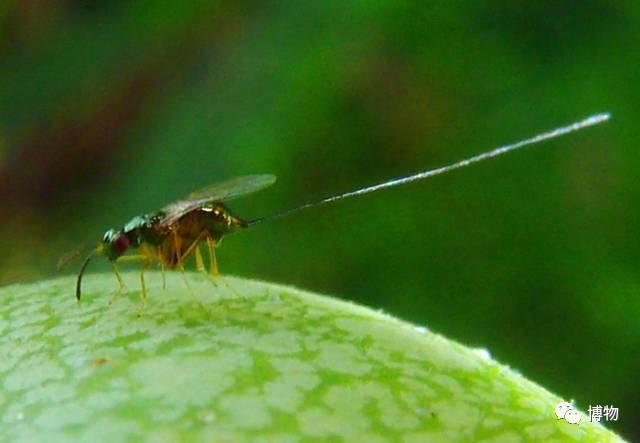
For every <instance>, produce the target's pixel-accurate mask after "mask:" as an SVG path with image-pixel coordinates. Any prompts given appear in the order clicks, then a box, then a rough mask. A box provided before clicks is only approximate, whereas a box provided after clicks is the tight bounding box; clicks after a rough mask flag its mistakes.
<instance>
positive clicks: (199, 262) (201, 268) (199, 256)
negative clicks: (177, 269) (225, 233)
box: [194, 245, 207, 272]
mask: <svg viewBox="0 0 640 443" xmlns="http://www.w3.org/2000/svg"><path fill="white" fill-rule="evenodd" d="M194 252H195V256H196V268H197V269H198V271H200V272H207V271H205V269H204V263H203V262H202V254H201V253H200V245H198V246H196V248H195V249H194Z"/></svg>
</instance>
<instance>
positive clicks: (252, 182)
mask: <svg viewBox="0 0 640 443" xmlns="http://www.w3.org/2000/svg"><path fill="white" fill-rule="evenodd" d="M275 181H276V176H275V175H271V174H262V175H244V176H241V177H235V178H232V179H229V180H226V181H223V182H220V183H214V184H212V185H209V186H207V187H206V188H203V189H200V190H198V191H196V192H193V193H191V194H189V195H188V196H187V197H186V198H184V199H182V200H178V201H177V202H174V203H171V204H169V205H167V206H165V207H164V208H162V209H161V211H162V212H164V214H165V215H164V217H163V218H162V219H161V220H160V222H159V223H160V226H166V225H170V224H172V223H174V222H175V221H176V220H177V219H179V218H180V217H181V216H182V215H184V214H186V213H187V212H190V211H193V210H194V209H197V208H199V207H201V206H203V205H205V204H207V203H211V202H225V201H229V200H233V199H234V198H238V197H242V196H244V195H247V194H251V193H254V192H257V191H260V190H262V189H264V188H267V187H269V186H271V185H272V184H274V183H275Z"/></svg>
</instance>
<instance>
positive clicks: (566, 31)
mask: <svg viewBox="0 0 640 443" xmlns="http://www.w3.org/2000/svg"><path fill="white" fill-rule="evenodd" d="M639 29H640V3H638V2H632V1H630V0H629V1H617V2H610V1H606V0H587V1H583V2H579V3H576V2H572V1H568V0H562V1H554V2H533V1H526V2H525V1H519V0H517V1H513V0H511V1H505V0H501V1H492V2H435V3H434V2H418V1H416V2H394V1H384V0H372V1H368V2H364V1H355V2H338V1H322V2H302V3H301V2H289V3H287V2H269V1H267V2H252V1H233V2H231V1H218V2H209V1H199V0H190V1H184V2H174V1H166V0H165V1H151V0H145V1H131V0H129V1H127V0H119V1H113V0H112V1H94V2H82V1H77V0H32V1H25V0H1V1H0V195H1V198H2V203H3V204H2V209H1V211H2V214H1V215H2V223H1V224H0V247H1V248H2V251H3V254H2V255H1V256H0V264H1V266H0V282H1V283H3V284H7V283H12V282H19V281H29V280H34V279H37V278H43V277H46V276H52V275H54V274H55V264H56V261H57V259H58V257H59V256H60V255H62V254H63V253H64V252H66V251H68V250H70V249H74V248H75V247H76V246H77V245H79V244H82V243H85V242H93V241H97V240H99V239H100V238H101V236H102V233H103V232H104V230H105V229H106V228H108V227H118V226H121V225H122V224H123V223H124V222H126V221H127V220H128V219H129V218H130V217H131V216H133V215H136V214H138V213H141V212H146V211H151V210H154V209H157V208H158V207H161V206H163V205H164V204H166V203H168V202H170V201H171V200H174V199H176V198H178V197H181V196H183V195H185V194H187V193H189V192H190V191H192V190H194V189H196V188H199V187H202V186H204V185H207V184H209V183H212V182H215V181H217V180H220V179H225V178H228V177H231V176H235V175H242V174H250V173H274V174H276V175H278V177H279V181H278V183H277V184H276V186H274V187H273V188H271V189H270V190H268V191H264V192H262V193H260V194H256V195H254V196H252V197H250V198H247V199H243V200H241V201H237V202H233V204H232V205H231V208H232V209H233V210H235V212H236V213H238V214H239V215H241V216H244V217H247V218H252V217H257V216H260V215H264V214H268V213H271V212H274V211H276V210H280V209H285V208H288V207H291V206H293V205H296V204H299V203H301V202H304V201H307V200H313V199H317V198H319V197H324V196H326V195H329V194H333V193H337V192H342V191H346V190H350V189H352V188H355V187H359V186H362V185H367V184H371V183H375V182H377V181H379V180H382V179H387V178H390V177H394V176H398V175H403V174H406V173H408V172H414V171H417V170H420V169H425V168H429V167H435V166H440V165H442V164H444V163H448V162H450V161H454V160H458V159H460V158H462V157H465V156H469V155H473V154H476V153H479V152H481V151H483V150H486V149H489V148H492V147H495V146H497V145H500V144H504V143H508V142H513V141H515V140H517V139H520V138H523V137H527V136H530V135H533V134H535V133H537V132H539V131H542V130H547V129H550V128H552V127H555V126H558V125H561V124H565V123H569V122H571V121H573V120H576V119H579V118H583V117H585V116H587V115H589V114H591V113H594V112H600V111H610V112H612V113H613V116H614V120H613V121H612V122H610V123H608V124H606V125H603V126H598V127H596V128H591V129H588V130H586V131H584V132H580V133H577V134H574V135H572V136H569V137H565V138H562V139H559V140H555V141H552V142H549V143H546V144H544V145H539V146H536V147H532V148H529V149H527V150H525V151H521V152H517V153H514V154H512V155H508V156H506V157H502V158H500V159H496V160H492V161H490V162H486V163H482V164H480V165H476V166H474V167H472V168H468V169H465V170H463V171H456V172H453V173H451V174H448V175H445V176H440V177H437V178H434V179H431V180H429V181H426V182H421V183H417V184H411V185H407V186H403V187H399V188H395V189H392V190H388V191H384V192H381V193H378V194H374V195H369V196H366V197H362V198H357V199H353V200H349V201H343V202H341V203H339V204H336V205H333V206H329V207H324V208H319V209H315V210H310V211H307V212H304V213H301V214H298V215H296V216H292V217H290V218H287V219H282V220H278V221H275V222H273V223H269V224H265V225H260V226H259V227H256V228H255V229H253V230H249V231H246V232H243V233H241V234H238V235H234V236H232V237H229V238H228V239H226V240H225V242H224V244H223V245H222V247H221V249H220V250H219V253H218V258H219V263H220V266H221V270H222V272H223V273H231V274H236V275H241V276H246V277H254V278H260V279H265V280H269V281H275V282H282V283H288V284H293V285H296V286H299V287H302V288H306V289H310V290H314V291H320V292H324V293H329V294H335V295H337V296H340V297H342V298H345V299H350V300H353V301H356V302H358V303H363V304H366V305H368V306H371V307H374V308H380V309H383V310H385V311H388V312H390V313H393V314H395V315H397V316H400V317H402V318H405V319H407V320H410V321H412V322H415V323H418V324H421V325H426V326H428V327H429V328H431V329H433V330H435V331H437V332H440V333H443V334H445V335H447V336H449V337H451V338H454V339H456V340H459V341H460V342H463V343H465V344H468V345H471V346H477V347H483V348H487V349H488V350H489V351H491V353H492V355H493V356H494V357H495V358H497V359H498V360H500V361H503V362H507V363H509V364H510V365H512V367H514V368H516V369H518V370H520V371H521V372H522V373H523V374H524V375H526V376H527V377H529V378H531V379H533V380H535V381H538V382H540V383H541V384H543V385H544V386H546V387H548V388H549V389H551V390H552V391H554V392H555V393H557V394H559V395H561V396H563V397H565V398H567V399H575V401H576V402H577V405H578V406H579V407H580V408H582V409H584V410H586V409H587V407H588V405H589V404H592V405H597V404H600V405H605V404H608V405H613V406H616V407H619V408H620V419H619V421H618V422H617V423H609V426H610V427H611V428H612V429H614V430H617V431H619V432H620V433H622V435H623V436H626V437H627V438H629V439H635V440H640V411H638V409H637V406H638V404H637V400H638V398H640V379H639V378H638V374H639V373H640V353H639V352H638V347H639V346H640V322H639V321H638V314H639V313H640V297H639V296H640V274H639V272H638V269H639V267H640V252H639V250H640V237H639V236H638V235H637V232H638V228H639V227H640V226H639V222H638V217H637V215H638V209H637V202H638V199H639V197H640V195H639V194H640V182H639V181H638V179H637V177H638V172H637V171H638V168H639V167H640V156H639V155H638V146H637V143H636V140H637V134H636V127H637V119H638V115H639V113H640V107H639V106H638V103H640V82H639V81H638V74H639V72H638V71H639V67H640V51H639V50H638V42H639V41H640V40H639V39H638V37H639V36H640V32H639ZM134 268H135V267H134ZM98 269H104V270H108V269H109V268H108V266H107V265H106V264H105V263H103V264H98V263H96V265H95V266H94V267H93V268H92V270H98ZM67 272H75V267H74V269H71V270H68V271H67ZM87 281H89V280H87ZM115 287H116V284H115V279H114V289H115ZM72 292H73V289H72V288H69V296H70V297H72V296H73V295H72ZM157 295H158V297H161V294H157ZM150 296H151V298H152V299H153V298H154V294H150Z"/></svg>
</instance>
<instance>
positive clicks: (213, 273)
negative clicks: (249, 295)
mask: <svg viewBox="0 0 640 443" xmlns="http://www.w3.org/2000/svg"><path fill="white" fill-rule="evenodd" d="M207 249H208V250H209V277H210V278H211V282H212V283H213V285H214V286H216V287H217V286H218V285H217V284H216V280H220V281H221V282H222V284H223V285H225V286H226V287H227V289H229V290H230V291H231V292H233V293H234V294H235V295H236V296H238V297H241V298H242V294H240V293H239V292H238V291H236V290H235V289H233V287H232V286H231V285H230V284H229V283H228V282H227V281H226V279H225V278H224V277H222V275H220V273H219V272H218V262H217V261H216V243H215V242H214V241H213V239H212V238H211V237H207Z"/></svg>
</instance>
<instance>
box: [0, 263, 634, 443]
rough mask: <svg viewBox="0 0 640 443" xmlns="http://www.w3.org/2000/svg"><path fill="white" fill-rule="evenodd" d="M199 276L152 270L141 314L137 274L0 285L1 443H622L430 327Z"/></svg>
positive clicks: (277, 289)
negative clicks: (570, 418)
mask: <svg viewBox="0 0 640 443" xmlns="http://www.w3.org/2000/svg"><path fill="white" fill-rule="evenodd" d="M186 278H187V279H188V281H189V286H190V288H191V289H189V287H187V286H186V284H185V281H184V279H183V278H182V276H181V275H180V274H179V273H176V272H173V273H168V274H167V287H166V289H163V288H162V278H161V276H160V274H154V273H149V274H148V275H147V282H148V286H149V299H148V301H147V304H146V306H145V307H144V309H143V310H141V304H140V299H139V297H138V296H139V286H138V274H137V273H135V272H133V273H129V274H125V281H126V283H127V289H126V290H125V292H124V293H123V294H121V295H120V296H117V297H115V298H114V290H115V288H116V287H117V285H116V282H115V279H114V278H113V276H112V275H111V274H89V275H87V278H86V280H85V287H84V293H83V299H82V301H81V302H80V303H77V302H76V300H75V298H74V283H75V281H74V277H64V278H59V279H55V280H50V281H44V282H40V283H34V284H25V285H13V286H9V287H5V288H2V289H0V300H2V302H1V303H0V383H1V384H2V389H1V390H0V441H12V442H21V441H25V442H26V441H47V442H56V441H70V440H74V441H91V442H101V441H109V442H119V441H159V442H161V441H223V442H235V441H269V442H272V441H283V442H294V441H313V440H329V439H330V440H332V441H335V440H339V439H345V440H347V441H358V442H364V441H366V442H374V443H375V442H382V441H404V442H450V441H475V442H479V441H482V442H490V441H495V442H517V441H545V442H553V441H581V442H585V441H587V442H591V441H592V442H606V441H622V440H620V439H619V438H618V437H617V436H616V435H615V434H613V433H611V432H609V431H607V430H606V429H605V428H603V427H602V426H601V425H599V424H592V423H589V422H587V421H586V420H585V419H584V417H583V421H582V422H581V423H580V424H579V425H571V424H569V423H567V422H565V421H564V420H557V419H556V417H555V415H554V408H555V406H556V404H557V403H558V402H559V401H561V399H560V398H559V397H557V396H555V395H552V394H551V393H549V392H548V391H546V390H545V389H543V388H541V387H539V386H537V385H535V384H534V383H532V382H530V381H528V380H526V379H525V378H523V377H522V376H521V375H519V374H518V373H516V372H514V371H513V370H510V369H509V368H508V367H506V366H503V365H501V364H499V363H497V362H495V361H493V360H492V359H491V358H490V356H489V354H488V353H487V352H486V351H478V350H473V349H469V348H466V347H464V346H461V345H459V344H457V343H455V342H452V341H450V340H448V339H446V338H443V337H441V336H440V335H437V334H434V333H432V332H430V331H429V330H428V329H427V328H424V327H416V326H414V325H411V324H408V323H405V322H402V321H400V320H397V319H395V318H392V317H390V316H388V315H385V314H383V313H380V312H376V311H372V310H370V309H368V308H364V307H360V306H356V305H354V304H351V303H348V302H344V301H339V300H337V299H334V298H329V297H325V296H320V295H315V294H311V293H308V292H303V291H300V290H298V289H294V288H291V287H286V286H279V285H274V284H269V283H263V282H257V281H250V280H244V279H239V278H231V277H224V279H223V280H217V283H216V284H215V285H214V284H213V283H212V282H211V280H210V279H209V278H207V277H206V276H204V275H201V274H187V275H186ZM389 296H390V297H392V296H393V294H389ZM425 296H427V295H425ZM110 302H111V303H110Z"/></svg>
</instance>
